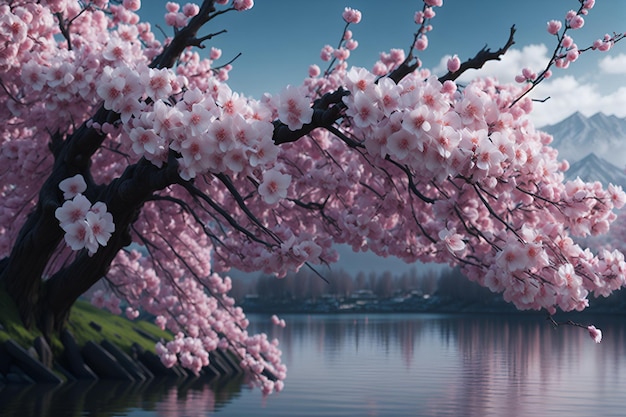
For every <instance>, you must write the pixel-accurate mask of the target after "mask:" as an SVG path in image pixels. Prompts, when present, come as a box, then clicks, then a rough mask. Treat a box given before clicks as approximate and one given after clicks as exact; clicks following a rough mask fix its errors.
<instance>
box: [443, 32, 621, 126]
mask: <svg viewBox="0 0 626 417" xmlns="http://www.w3.org/2000/svg"><path fill="white" fill-rule="evenodd" d="M449 57H450V56H445V57H443V58H442V59H441V61H440V63H439V65H438V66H437V67H436V68H435V69H434V70H433V72H434V73H435V74H443V73H445V72H446V63H447V61H448V58H449ZM549 59H550V57H549V56H548V48H547V47H546V46H545V45H543V44H540V45H529V46H525V47H524V48H522V49H521V50H520V49H510V50H509V51H508V52H507V53H506V54H505V55H504V56H503V57H502V60H501V61H490V62H487V63H486V64H485V66H484V67H483V68H481V69H480V70H470V71H467V72H466V73H465V74H463V75H462V76H461V77H459V80H458V81H459V82H460V83H467V82H469V81H470V80H471V79H473V78H476V77H494V78H497V79H498V81H500V82H501V83H515V76H516V75H518V74H521V71H522V68H525V67H528V68H530V69H531V70H533V71H535V72H540V71H541V70H542V69H543V68H544V67H545V65H546V63H547V62H548V61H549ZM599 62H600V64H599V65H600V68H601V69H602V70H603V71H605V72H610V71H613V72H612V74H616V73H617V69H619V70H621V71H622V73H624V74H626V54H619V55H616V56H607V57H604V58H603V59H602V60H601V61H599ZM575 65H576V63H574V64H572V66H573V67H574V66H575ZM572 69H573V68H572ZM570 71H571V69H570ZM553 74H554V75H553V76H552V78H549V79H547V80H544V81H543V82H542V83H540V84H539V85H538V86H537V87H536V88H535V89H534V90H533V91H532V92H531V93H530V97H531V98H534V99H537V100H543V99H546V98H548V97H549V99H548V100H546V101H545V102H543V103H539V102H536V103H534V110H533V112H532V113H531V119H532V120H533V122H534V123H535V125H536V126H545V125H549V124H555V123H558V122H559V121H561V120H563V119H564V118H566V117H568V116H569V115H571V114H572V113H574V112H577V111H578V112H580V113H582V114H584V115H585V116H592V115H594V114H596V113H598V112H603V113H604V114H607V115H615V116H617V117H626V86H622V85H623V84H619V85H617V86H614V85H613V86H609V87H612V88H607V85H606V84H607V82H609V81H608V80H607V79H606V78H607V77H606V76H605V77H599V76H598V73H597V71H596V72H595V73H583V74H578V76H579V77H580V78H576V77H574V76H573V75H572V73H571V72H570V73H569V74H568V73H567V70H566V71H565V72H564V71H563V70H559V69H554V71H553ZM561 74H564V75H561ZM583 80H584V81H583ZM601 87H603V88H601Z"/></svg>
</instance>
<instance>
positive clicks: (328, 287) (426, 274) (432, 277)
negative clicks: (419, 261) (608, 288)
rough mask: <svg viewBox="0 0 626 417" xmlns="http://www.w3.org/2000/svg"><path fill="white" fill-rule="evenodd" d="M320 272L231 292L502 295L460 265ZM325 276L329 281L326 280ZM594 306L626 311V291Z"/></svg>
mask: <svg viewBox="0 0 626 417" xmlns="http://www.w3.org/2000/svg"><path fill="white" fill-rule="evenodd" d="M321 275H322V276H323V277H324V278H323V279H322V278H321V277H320V275H318V274H316V273H315V272H314V271H312V270H309V269H302V270H300V271H298V272H297V273H290V274H287V276H286V277H285V278H281V279H279V278H276V277H275V276H273V275H259V276H258V277H252V278H233V289H232V291H231V295H232V296H233V297H234V298H235V299H236V300H238V301H241V300H243V299H244V298H245V296H246V295H257V296H258V297H259V298H260V299H265V300H312V301H315V300H317V299H319V298H321V297H335V298H347V297H350V295H352V294H354V293H356V292H357V291H360V290H368V291H371V292H372V294H373V295H374V296H375V297H376V298H378V299H389V298H391V297H394V296H398V295H407V294H411V293H412V292H413V293H414V294H421V295H429V296H438V297H442V298H448V299H452V300H465V301H468V302H485V301H489V300H494V299H500V298H501V297H502V296H501V294H494V293H492V292H491V291H490V290H489V289H488V288H485V287H482V286H480V285H478V284H476V283H474V282H472V281H469V280H468V279H467V278H466V277H465V276H464V275H463V274H462V273H461V271H460V270H459V268H444V269H441V270H439V271H436V270H432V269H425V270H419V269H418V268H417V267H414V268H411V269H410V270H409V271H407V272H403V273H401V274H394V273H393V272H391V271H385V272H383V273H376V272H370V273H366V272H359V273H357V274H356V275H353V274H350V273H349V272H347V271H345V270H343V269H338V270H327V271H324V272H323V273H322V274H321ZM325 280H326V281H325ZM590 302H591V305H592V307H596V308H597V309H602V310H609V311H612V312H624V313H626V292H625V291H617V292H615V293H614V294H611V296H609V297H608V298H603V297H600V298H597V299H595V298H592V299H591V300H590Z"/></svg>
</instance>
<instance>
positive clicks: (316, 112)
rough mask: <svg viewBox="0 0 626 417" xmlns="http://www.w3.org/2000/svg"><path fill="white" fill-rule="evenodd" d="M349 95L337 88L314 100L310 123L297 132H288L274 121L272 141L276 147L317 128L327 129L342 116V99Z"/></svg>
mask: <svg viewBox="0 0 626 417" xmlns="http://www.w3.org/2000/svg"><path fill="white" fill-rule="evenodd" d="M349 94H350V92H349V91H347V90H344V89H343V88H339V89H338V90H337V91H334V92H332V93H326V94H324V95H323V96H322V97H320V98H318V99H317V100H315V102H314V103H313V117H312V118H311V122H310V123H307V124H305V125H304V126H302V128H300V129H298V130H289V127H287V125H286V124H284V123H283V122H281V121H280V120H276V121H274V135H273V136H272V140H273V141H274V143H275V144H276V145H280V144H283V143H289V142H295V141H297V140H298V139H300V138H301V137H303V136H306V135H308V134H309V133H311V132H312V131H313V130H314V129H317V128H318V127H324V128H329V127H330V126H332V124H333V123H335V121H337V119H339V118H340V117H341V116H342V114H343V110H344V109H345V104H343V101H342V99H343V97H345V96H347V95H349Z"/></svg>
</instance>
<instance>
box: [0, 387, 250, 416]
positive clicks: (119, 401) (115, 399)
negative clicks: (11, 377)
mask: <svg viewBox="0 0 626 417" xmlns="http://www.w3.org/2000/svg"><path fill="white" fill-rule="evenodd" d="M241 391H242V380H241V379H240V378H239V379H233V380H230V381H220V382H217V383H215V382H214V383H209V382H207V381H204V380H202V379H185V380H181V379H171V378H158V379H154V380H152V381H149V382H146V383H130V382H126V381H98V382H87V381H79V382H72V383H67V384H63V385H59V386H55V385H47V384H36V385H27V386H24V385H10V386H4V387H2V388H0V405H1V406H0V415H6V416H9V415H11V416H13V415H14V416H33V417H35V416H37V417H48V416H49V417H58V416H65V415H76V416H91V415H94V416H102V417H105V416H126V415H132V414H133V412H134V411H135V410H143V411H148V412H152V413H151V414H149V415H154V416H163V417H174V416H189V417H193V416H206V415H207V413H212V412H216V411H219V409H220V408H222V407H223V406H224V404H227V403H229V402H230V401H233V400H234V399H235V398H237V397H238V396H239V395H240V394H241ZM144 415H145V414H144Z"/></svg>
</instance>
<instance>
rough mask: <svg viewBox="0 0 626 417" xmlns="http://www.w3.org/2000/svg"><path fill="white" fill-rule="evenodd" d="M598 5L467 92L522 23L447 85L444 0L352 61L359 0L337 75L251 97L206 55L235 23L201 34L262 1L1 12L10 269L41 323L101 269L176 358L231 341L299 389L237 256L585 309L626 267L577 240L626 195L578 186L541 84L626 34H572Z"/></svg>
mask: <svg viewBox="0 0 626 417" xmlns="http://www.w3.org/2000/svg"><path fill="white" fill-rule="evenodd" d="M593 4H594V2H593V0H585V1H582V0H581V1H580V2H579V8H578V9H577V11H576V10H575V11H570V12H569V13H567V15H566V16H565V18H564V19H563V20H554V21H551V22H548V25H547V36H550V35H552V36H554V37H555V38H556V47H555V50H554V54H553V56H552V58H551V59H550V61H549V62H548V63H547V65H546V67H545V68H544V69H542V70H539V69H534V70H533V69H521V70H520V76H519V77H518V81H519V83H520V84H519V85H502V84H500V83H498V81H497V80H494V79H475V80H473V81H472V82H470V83H469V84H467V85H458V84H457V83H455V80H457V78H458V77H459V76H460V75H461V74H462V73H464V72H465V71H467V70H468V69H470V68H480V67H481V66H482V65H483V64H484V63H485V62H487V61H489V60H497V59H499V58H500V57H501V56H502V54H504V53H505V52H506V51H507V50H508V49H509V48H510V47H511V45H513V43H514V32H515V29H514V28H511V32H510V34H509V36H508V39H507V40H506V42H505V43H504V45H503V46H502V47H501V48H500V49H498V50H496V51H491V50H490V49H487V48H485V49H483V50H481V51H479V52H478V53H477V54H476V56H475V57H474V58H472V59H469V60H467V61H464V62H461V60H460V59H459V58H458V56H456V55H455V56H453V57H452V58H451V59H450V61H449V63H448V73H446V74H443V75H440V76H437V75H435V74H431V73H430V72H429V71H428V70H426V69H424V68H422V66H421V62H420V60H419V59H418V57H417V55H416V54H417V53H418V52H419V51H422V50H424V49H425V48H427V47H428V45H429V43H428V38H427V34H428V32H429V31H430V30H431V29H432V26H431V20H432V19H433V18H434V17H435V15H436V8H437V7H439V6H442V1H441V0H424V4H423V7H422V8H421V9H420V10H419V11H417V12H416V14H415V17H414V19H415V23H416V31H415V34H414V35H413V38H412V41H411V47H410V48H409V49H408V51H406V52H405V51H404V50H402V49H393V50H391V51H388V52H384V53H381V55H380V59H379V60H378V61H377V62H376V63H375V65H374V66H373V68H372V69H371V70H368V69H365V68H355V67H352V68H351V67H349V66H348V63H347V60H348V58H349V56H350V51H352V50H354V49H355V48H356V47H358V42H357V41H356V40H355V39H354V38H353V36H352V31H351V30H350V29H349V28H350V27H352V25H355V24H358V23H359V21H360V20H361V13H360V12H359V11H358V10H355V9H351V8H346V9H345V11H344V13H343V20H344V23H345V27H344V30H343V32H342V33H341V37H340V42H339V44H338V46H337V47H332V46H329V45H326V46H324V47H323V48H322V52H321V55H320V58H321V60H322V61H323V62H324V63H325V66H326V69H325V70H322V69H321V68H320V67H319V66H317V65H312V66H311V67H310V68H309V75H310V76H309V77H308V78H306V79H305V80H303V82H302V84H301V85H298V86H293V85H290V86H286V87H285V88H284V90H283V91H282V92H280V93H279V94H277V95H275V96H270V95H265V96H264V97H263V98H262V99H261V100H255V99H252V98H249V97H246V96H245V95H243V94H240V93H237V92H234V91H232V90H231V89H230V88H229V86H228V84H227V83H226V80H227V78H228V71H229V70H230V69H231V67H232V63H226V64H219V61H218V60H219V59H220V56H221V51H219V50H218V49H215V48H212V49H211V50H210V52H208V53H207V54H203V55H201V54H200V51H199V50H200V49H201V48H204V47H205V45H206V44H208V42H209V41H210V40H211V38H212V37H214V36H216V35H219V34H220V33H221V31H219V30H218V31H216V32H213V33H208V34H205V35H202V34H201V29H202V30H203V31H204V30H209V29H210V27H211V24H212V23H213V21H214V19H217V18H219V16H220V15H222V14H224V13H229V12H233V11H234V12H236V11H245V10H247V9H249V8H251V7H252V6H253V1H252V0H233V1H232V2H230V1H228V0H214V1H211V0H205V1H203V2H202V3H201V4H200V5H195V4H186V5H184V6H183V7H181V6H180V5H179V4H176V3H168V4H167V11H166V15H165V22H166V23H167V25H169V26H171V27H172V31H173V36H172V37H169V38H167V39H165V40H164V41H159V40H157V36H156V35H155V34H154V33H153V32H152V30H151V26H150V24H149V23H145V22H140V21H139V17H138V15H137V14H136V13H135V12H136V11H137V10H138V9H139V7H140V0H123V1H114V0H91V1H84V0H83V1H78V0H42V1H39V2H33V1H27V0H8V1H4V2H2V4H0V11H1V13H0V45H1V47H0V74H1V75H0V87H1V89H0V106H1V107H2V112H0V118H1V122H2V123H0V161H1V162H2V164H1V168H0V176H1V178H2V181H1V182H0V195H1V196H2V199H1V200H0V219H1V220H0V257H2V261H1V262H0V280H1V281H2V283H3V285H4V286H5V288H6V291H7V292H8V293H9V295H10V296H11V297H12V298H13V300H14V301H15V302H16V304H17V306H18V308H19V311H20V314H21V316H22V319H23V321H24V323H25V324H26V325H28V326H33V325H35V326H38V327H39V328H40V329H42V331H43V332H44V333H45V334H48V335H49V334H51V333H52V332H54V331H56V330H58V329H59V328H61V327H62V326H63V324H64V322H65V320H66V318H67V315H68V312H69V310H70V308H71V306H72V304H73V303H74V302H75V301H76V299H77V298H78V297H79V296H81V295H82V294H83V293H85V291H87V290H88V289H90V288H92V287H93V286H94V285H95V284H96V283H97V282H99V281H100V280H101V279H104V280H105V281H106V283H107V285H108V287H107V288H108V289H109V291H103V290H98V291H96V292H95V293H94V297H93V302H94V303H95V304H96V305H99V306H102V307H106V308H108V309H110V310H112V311H114V312H120V313H121V309H122V308H124V310H125V313H126V314H127V315H128V317H130V318H134V317H137V315H138V311H139V310H140V309H141V310H143V311H146V312H148V313H150V314H152V315H154V316H155V317H156V323H157V324H158V325H160V326H161V327H163V328H167V329H169V330H171V331H172V332H173V333H174V334H175V335H176V336H175V339H174V340H173V341H171V342H168V343H167V344H158V345H157V352H158V353H159V355H160V356H161V358H162V360H163V362H164V363H165V364H167V365H172V364H174V363H180V364H182V365H183V366H185V367H187V368H189V369H191V370H193V371H195V372H197V371H198V370H199V369H201V368H202V366H205V365H206V364H207V363H208V353H209V352H210V351H212V350H214V349H217V348H227V349H230V350H231V351H232V352H234V353H235V354H236V355H238V356H239V359H240V361H241V364H242V366H243V367H244V368H245V369H246V370H248V371H249V373H250V375H251V376H253V378H254V380H255V381H257V382H258V383H259V384H260V385H261V386H262V389H263V390H264V392H271V391H273V390H280V389H281V388H282V386H283V382H282V381H283V379H284V378H285V375H286V368H285V366H284V365H283V364H282V363H281V361H280V351H279V349H278V343H277V341H271V340H268V338H267V336H266V335H264V334H257V335H253V334H249V333H248V331H247V326H248V321H247V319H246V317H245V315H244V313H243V311H242V310H241V308H239V307H237V306H236V305H235V302H234V300H233V299H232V298H231V297H229V296H228V291H229V289H230V287H231V281H230V279H229V278H228V277H227V276H226V275H225V274H226V273H227V272H228V270H229V269H230V268H238V269H241V270H244V271H262V272H264V273H271V274H275V275H277V276H278V277H281V276H284V275H285V274H286V273H287V272H289V271H297V270H298V269H300V268H302V267H305V268H310V269H311V270H312V271H315V270H316V269H315V267H316V265H319V264H328V263H332V262H334V261H335V260H336V259H337V254H336V252H335V251H334V249H333V244H336V243H344V244H348V245H351V246H352V248H353V249H354V250H355V251H371V252H373V253H375V254H377V255H380V256H396V257H398V258H400V259H403V260H405V261H406V262H415V261H422V262H442V263H448V264H450V265H460V266H461V268H462V270H463V272H464V274H465V275H466V276H467V277H468V278H469V279H470V280H473V281H476V282H478V283H479V284H481V285H483V286H486V287H488V288H490V289H491V290H492V291H495V292H501V293H503V294H504V297H505V299H506V300H508V301H510V302H511V303H513V304H515V306H516V307H518V308H519V309H545V310H546V311H548V312H549V313H550V314H553V313H555V312H556V311H557V309H560V310H563V311H570V310H582V309H584V308H585V307H587V305H588V296H589V295H590V294H593V295H598V294H600V295H607V294H609V293H610V292H612V291H614V290H616V289H618V288H620V287H622V286H623V285H624V271H625V268H626V264H625V263H624V257H623V255H622V254H621V253H619V252H616V251H609V250H602V251H599V252H597V253H593V252H591V251H590V250H588V249H585V248H583V247H581V246H579V245H577V244H575V243H574V241H573V240H572V238H571V237H572V236H586V235H590V234H598V233H603V232H605V231H607V230H608V228H609V225H610V223H611V222H612V221H613V220H614V219H615V217H616V215H615V214H614V208H619V207H621V206H622V205H623V204H624V201H625V195H624V193H623V192H622V190H621V189H620V188H619V187H615V186H609V187H608V189H603V188H602V187H601V186H600V185H598V184H595V183H591V184H590V183H584V182H582V181H579V180H577V181H571V182H564V177H563V172H564V171H565V170H566V169H567V163H566V162H563V161H559V160H558V159H557V153H556V151H555V150H554V149H553V148H551V147H550V141H551V137H550V136H548V135H547V134H545V133H542V132H541V131H538V130H537V129H535V128H534V126H533V124H532V123H531V121H530V119H529V118H528V114H529V113H530V112H531V111H532V109H533V101H532V99H531V98H530V97H529V95H528V93H529V92H530V91H531V90H532V89H533V88H534V87H535V86H536V85H537V84H538V83H539V82H541V81H542V80H543V79H546V78H548V77H549V76H550V74H551V71H552V68H553V67H556V68H559V69H561V68H565V67H567V66H568V65H569V64H570V63H572V62H574V61H575V60H576V59H577V58H578V56H579V55H580V53H582V52H585V51H587V50H600V51H605V50H608V49H610V48H611V47H612V45H613V44H614V43H615V42H617V41H619V40H620V39H622V38H623V35H621V34H614V35H606V36H604V37H602V38H600V39H599V40H598V41H597V42H595V43H594V44H593V45H591V46H590V47H589V48H580V47H578V46H577V45H576V44H575V43H574V42H573V38H572V36H571V34H572V32H573V31H574V30H575V29H576V28H578V27H581V26H582V24H584V19H585V18H586V15H587V13H588V12H590V10H591V9H592V8H593ZM320 279H323V277H320ZM122 301H123V303H122ZM274 322H275V323H277V324H279V325H283V324H284V322H282V321H281V320H280V319H279V318H275V319H274ZM585 327H586V326H585ZM588 329H589V331H590V334H591V336H592V337H593V338H594V340H596V341H599V339H600V337H601V336H600V335H601V333H599V332H598V331H596V329H595V327H594V328H591V327H589V328H588Z"/></svg>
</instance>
